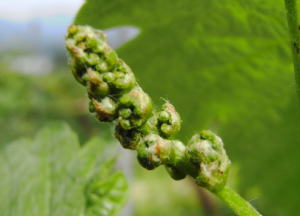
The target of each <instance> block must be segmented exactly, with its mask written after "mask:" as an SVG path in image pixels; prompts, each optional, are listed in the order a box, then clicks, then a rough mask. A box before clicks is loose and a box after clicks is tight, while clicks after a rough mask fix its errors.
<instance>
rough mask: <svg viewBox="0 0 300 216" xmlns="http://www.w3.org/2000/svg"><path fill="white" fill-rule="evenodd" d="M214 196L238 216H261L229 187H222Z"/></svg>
mask: <svg viewBox="0 0 300 216" xmlns="http://www.w3.org/2000/svg"><path fill="white" fill-rule="evenodd" d="M214 194H216V195H217V196H218V197H219V198H220V199H221V200H223V201H224V202H225V203H226V204H227V206H229V207H230V208H231V209H232V210H233V211H234V212H235V213H236V214H237V215H239V216H262V215H261V214H260V213H259V212H258V211H256V209H255V208H254V207H253V206H252V205H251V204H250V203H249V202H247V201H246V200H244V199H243V198H242V197H241V196H240V195H238V194H237V193H236V192H235V191H234V190H232V189H231V188H229V187H224V188H223V189H222V190H220V191H217V192H214Z"/></svg>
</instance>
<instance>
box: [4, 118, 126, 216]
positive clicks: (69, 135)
mask: <svg viewBox="0 0 300 216" xmlns="http://www.w3.org/2000/svg"><path fill="white" fill-rule="evenodd" d="M104 146H105V145H104V143H103V141H101V140H99V139H93V140H91V141H90V142H88V143H87V144H86V145H84V146H83V147H80V145H79V142H78V140H77V136H76V135H75V134H74V133H73V132H72V131H71V130H70V128H69V127H68V126H66V125H64V124H52V125H51V126H49V127H47V128H44V129H42V130H41V131H40V132H39V133H38V134H37V136H36V137H35V138H34V140H29V139H22V140H18V141H15V142H13V143H11V144H9V145H6V146H5V147H3V149H2V150H1V153H0V176H1V180H0V215H1V216H50V215H51V216H61V215H64V216H90V215H91V214H88V212H89V211H90V209H92V210H93V208H97V209H99V208H100V209H101V208H102V209H104V210H103V211H102V213H97V214H93V215H94V216H112V215H115V213H116V212H117V211H118V210H119V209H120V208H121V207H122V205H123V203H124V199H125V195H126V191H127V182H126V180H125V178H124V176H123V175H122V174H121V173H112V170H113V169H112V167H111V166H107V165H106V164H111V162H110V161H109V162H106V161H107V160H108V158H107V156H105V154H103V153H104V152H105V151H104V149H103V148H104ZM106 155H108V154H106ZM99 176H100V177H99ZM96 177H97V178H96ZM95 178H96V179H95ZM91 182H93V183H97V184H98V186H97V187H96V188H97V189H98V190H105V191H107V193H106V194H104V195H103V194H100V195H97V197H98V198H99V199H100V202H97V203H93V204H92V205H87V203H88V196H90V193H92V191H89V190H87V188H88V187H89V185H90V184H91ZM103 182H105V184H103ZM110 194H117V196H115V199H111V197H112V196H111V195H110ZM106 206H110V209H109V210H110V211H107V207H106Z"/></svg>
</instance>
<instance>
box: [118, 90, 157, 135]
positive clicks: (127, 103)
mask: <svg viewBox="0 0 300 216" xmlns="http://www.w3.org/2000/svg"><path fill="white" fill-rule="evenodd" d="M119 103H120V112H122V110H123V109H126V110H127V109H130V110H131V114H130V115H129V116H128V117H126V118H124V117H123V116H119V118H118V124H119V125H121V127H122V124H123V123H122V122H123V121H127V120H128V121H129V122H130V125H129V126H128V127H126V128H124V129H125V130H129V129H132V128H136V127H140V126H141V125H142V124H143V123H144V122H145V121H146V120H147V119H148V117H149V115H150V114H151V111H152V103H151V99H150V97H149V96H148V95H147V94H146V93H145V92H144V91H143V90H142V89H141V88H140V87H138V86H137V87H135V88H133V89H132V90H131V91H130V92H128V93H126V94H124V95H123V96H122V97H121V98H120V99H119Z"/></svg>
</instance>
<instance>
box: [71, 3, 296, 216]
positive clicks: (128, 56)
mask: <svg viewBox="0 0 300 216" xmlns="http://www.w3.org/2000/svg"><path fill="white" fill-rule="evenodd" d="M74 23H75V24H88V25H91V26H93V27H96V28H100V29H105V28H110V27H115V26H122V25H130V26H136V27H138V28H140V30H141V33H140V34H139V35H138V36H137V37H136V38H135V39H133V40H132V41H129V42H128V43H126V44H124V45H123V46H122V47H121V48H120V49H119V55H120V57H121V58H123V59H124V60H125V61H126V62H127V63H128V64H129V65H130V66H131V67H132V69H133V71H134V72H135V73H136V75H137V78H138V79H139V82H140V83H141V86H142V87H143V88H144V89H145V91H146V92H148V93H149V94H150V95H151V96H152V98H153V99H154V101H155V102H156V103H160V98H161V97H164V98H167V99H169V100H170V101H171V102H172V103H173V104H174V105H175V106H176V108H177V109H178V111H179V113H180V114H181V116H182V119H183V128H182V133H181V135H180V136H181V138H183V139H185V140H187V139H188V138H189V137H190V136H191V134H192V133H194V132H195V131H197V130H199V129H203V128H210V129H213V130H215V131H216V132H218V133H219V134H220V135H221V136H222V137H223V139H224V141H225V145H226V148H227V149H228V153H229V155H230V156H231V159H232V160H233V162H235V163H239V165H240V174H239V176H240V178H241V179H240V187H241V188H240V190H241V191H242V192H243V194H244V195H247V194H248V193H250V192H249V191H251V188H259V190H260V191H261V195H260V196H259V197H251V196H250V197H248V198H249V199H251V200H252V199H254V201H252V202H255V204H256V205H257V206H258V207H259V208H260V209H261V210H262V212H263V213H265V214H266V215H274V216H276V215H297V213H298V212H299V211H300V206H299V205H298V201H297V200H298V195H297V194H298V191H297V190H295V188H298V186H299V181H300V172H299V168H297V160H298V159H297V158H299V157H300V152H299V151H297V150H296V148H297V147H296V146H297V144H299V142H300V133H299V130H300V125H299V122H300V121H299V120H300V117H299V107H298V106H297V104H296V103H297V100H296V96H295V93H294V92H295V83H294V75H293V71H292V65H291V55H290V49H289V46H288V45H289V42H288V41H289V40H288V31H287V26H286V19H285V11H284V5H283V1H280V0H274V1H263V0H247V1H245V0H233V1H218V0H210V1H205V0H193V1H173V0H164V1H162V0H152V1H148V0H109V1H108V0H93V1H92V0H87V1H86V3H85V4H84V5H83V7H82V8H81V10H80V11H79V13H78V14H77V17H76V19H75V21H74Z"/></svg>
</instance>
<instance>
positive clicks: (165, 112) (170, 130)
mask: <svg viewBox="0 0 300 216" xmlns="http://www.w3.org/2000/svg"><path fill="white" fill-rule="evenodd" d="M180 126H181V120H180V116H179V114H178V113H177V112H176V110H175V107H174V106H173V105H172V104H170V103H169V102H166V103H165V104H164V105H163V106H162V110H161V111H160V112H159V113H158V128H159V132H160V134H161V135H162V136H163V137H166V138H167V137H171V136H173V135H175V134H177V133H178V132H179V130H180Z"/></svg>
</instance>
